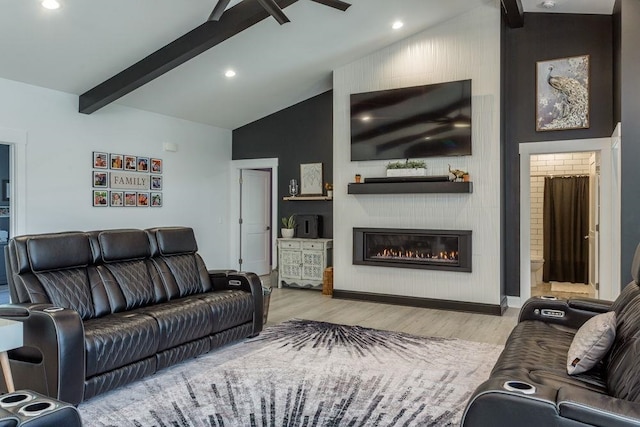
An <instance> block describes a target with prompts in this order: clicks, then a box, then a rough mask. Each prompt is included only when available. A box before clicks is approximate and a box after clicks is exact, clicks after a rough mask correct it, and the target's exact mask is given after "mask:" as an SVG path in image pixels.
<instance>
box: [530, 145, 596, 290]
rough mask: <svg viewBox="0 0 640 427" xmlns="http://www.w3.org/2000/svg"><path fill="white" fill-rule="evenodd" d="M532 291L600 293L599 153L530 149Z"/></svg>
mask: <svg viewBox="0 0 640 427" xmlns="http://www.w3.org/2000/svg"><path fill="white" fill-rule="evenodd" d="M530 165H531V168H530V172H531V173H530V177H531V204H530V218H531V295H532V296H541V295H551V296H555V297H558V298H565V299H566V298H570V297H586V298H597V297H598V286H599V283H598V277H597V271H598V257H597V256H596V254H597V253H598V237H599V232H598V230H599V225H598V221H599V211H600V206H599V193H600V189H599V183H600V179H599V175H600V152H595V151H590V152H589V151H586V152H573V153H552V154H532V155H531V157H530Z"/></svg>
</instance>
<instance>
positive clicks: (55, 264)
mask: <svg viewBox="0 0 640 427" xmlns="http://www.w3.org/2000/svg"><path fill="white" fill-rule="evenodd" d="M24 238H25V241H26V246H27V253H28V254H29V264H30V268H31V270H32V271H34V272H43V271H52V270H63V269H66V268H79V267H86V266H88V265H89V264H90V263H91V247H90V245H89V239H88V237H87V236H86V235H85V234H84V233H79V232H78V233H60V234H46V235H37V236H24ZM18 264H19V268H20V272H21V273H24V272H25V271H26V270H25V269H24V267H25V265H24V263H23V262H21V261H18Z"/></svg>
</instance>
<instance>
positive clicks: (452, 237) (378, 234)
mask: <svg viewBox="0 0 640 427" xmlns="http://www.w3.org/2000/svg"><path fill="white" fill-rule="evenodd" d="M353 263H354V264H360V265H373V266H379V267H397V268H423V269H430V270H450V271H464V272H470V271H471V231H470V230H417V229H403V228H354V229H353Z"/></svg>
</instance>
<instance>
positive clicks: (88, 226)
mask: <svg viewBox="0 0 640 427" xmlns="http://www.w3.org/2000/svg"><path fill="white" fill-rule="evenodd" d="M3 130H4V131H5V132H2V131H3ZM8 130H9V131H16V132H14V133H17V134H20V133H26V135H27V136H26V160H21V162H24V165H23V166H24V167H25V168H26V169H25V171H26V179H25V180H26V182H24V183H20V185H17V186H16V187H17V188H18V187H20V188H24V190H23V193H24V194H19V195H17V196H24V199H23V201H24V206H25V208H24V212H21V213H19V215H23V216H24V227H22V230H21V232H24V233H41V232H52V231H63V230H93V229H104V228H118V227H134V228H147V227H154V226H170V225H185V226H190V227H193V228H194V230H195V233H196V238H197V240H198V245H199V248H200V254H201V255H202V256H203V258H204V260H205V262H206V263H207V266H208V267H210V268H216V267H225V266H227V261H228V255H227V253H228V248H227V242H228V240H229V233H228V228H229V227H228V200H229V197H228V188H229V185H228V177H229V172H228V171H229V161H230V159H231V131H230V130H226V129H220V128H215V127H212V126H207V125H202V124H197V123H193V122H188V121H184V120H178V119H174V118H171V117H167V116H162V115H158V114H154V113H149V112H145V111H140V110H136V109H132V108H127V107H122V106H118V105H114V104H112V105H109V106H107V107H105V108H103V109H101V110H99V111H97V112H95V113H93V114H92V115H85V114H80V113H78V97H77V96H76V95H71V94H66V93H62V92H57V91H53V90H48V89H43V88H40V87H36V86H31V85H26V84H23V83H19V82H14V81H10V80H3V79H0V135H3V134H10V133H11V132H8ZM0 142H3V141H0ZM4 142H6V141H4ZM163 142H171V143H175V144H177V146H178V151H177V152H174V153H172V152H163V151H162V145H163ZM92 151H106V152H109V153H121V154H132V155H140V156H148V157H159V158H161V159H163V161H164V165H163V166H164V172H163V175H164V180H163V190H162V192H163V195H164V206H163V207H162V208H101V207H93V206H92V187H91V171H92V167H91V166H92ZM19 167H20V165H17V167H16V170H17V169H18V168H19ZM13 202H14V201H13V200H12V203H13Z"/></svg>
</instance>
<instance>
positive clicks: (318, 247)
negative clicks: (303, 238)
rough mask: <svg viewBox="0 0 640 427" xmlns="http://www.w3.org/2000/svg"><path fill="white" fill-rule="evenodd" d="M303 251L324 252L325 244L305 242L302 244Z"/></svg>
mask: <svg viewBox="0 0 640 427" xmlns="http://www.w3.org/2000/svg"><path fill="white" fill-rule="evenodd" d="M302 249H315V250H322V249H324V243H322V242H304V243H302Z"/></svg>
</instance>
